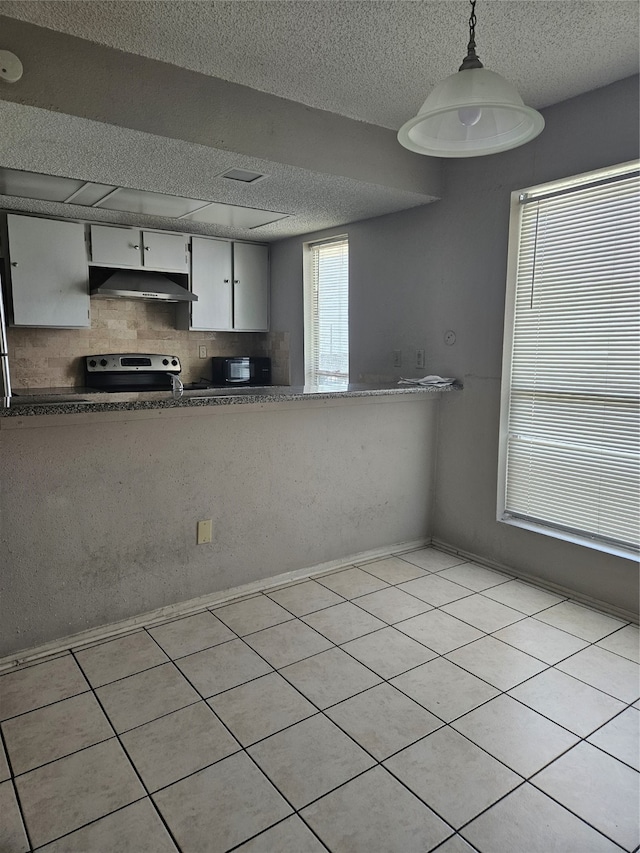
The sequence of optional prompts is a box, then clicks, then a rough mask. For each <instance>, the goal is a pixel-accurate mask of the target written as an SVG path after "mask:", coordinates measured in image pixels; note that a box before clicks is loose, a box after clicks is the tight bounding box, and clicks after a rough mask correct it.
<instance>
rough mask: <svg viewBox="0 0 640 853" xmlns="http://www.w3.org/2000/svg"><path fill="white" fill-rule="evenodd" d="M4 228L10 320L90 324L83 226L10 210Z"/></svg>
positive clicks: (21, 323)
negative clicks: (7, 262)
mask: <svg viewBox="0 0 640 853" xmlns="http://www.w3.org/2000/svg"><path fill="white" fill-rule="evenodd" d="M7 231H8V237H9V259H10V262H11V266H10V270H11V296H12V303H13V324H14V325H16V326H49V327H52V328H86V327H88V326H89V325H90V322H89V280H88V279H89V277H88V269H87V252H86V248H85V240H84V225H83V224H82V223H80V222H67V221H59V220H56V219H39V218H37V217H29V216H16V215H13V214H9V215H8V216H7Z"/></svg>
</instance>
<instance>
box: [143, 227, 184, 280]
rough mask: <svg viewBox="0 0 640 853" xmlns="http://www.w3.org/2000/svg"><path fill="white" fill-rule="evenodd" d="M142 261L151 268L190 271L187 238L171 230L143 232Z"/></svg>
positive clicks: (164, 270)
mask: <svg viewBox="0 0 640 853" xmlns="http://www.w3.org/2000/svg"><path fill="white" fill-rule="evenodd" d="M142 246H143V253H142V263H143V264H144V266H145V267H148V268H149V269H150V270H161V271H163V272H184V273H187V272H189V256H188V254H187V238H186V237H185V235H184V234H171V233H169V232H166V231H164V232H162V231H160V232H158V231H143V232H142Z"/></svg>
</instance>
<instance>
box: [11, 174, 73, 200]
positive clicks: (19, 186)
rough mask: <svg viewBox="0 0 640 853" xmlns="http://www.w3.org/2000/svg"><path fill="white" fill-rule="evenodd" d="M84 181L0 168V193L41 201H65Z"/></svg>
mask: <svg viewBox="0 0 640 853" xmlns="http://www.w3.org/2000/svg"><path fill="white" fill-rule="evenodd" d="M83 184H84V181H77V180H74V179H73V178H60V177H58V176H57V175H39V174H37V173H36V172H22V171H19V170H18V169H3V168H0V193H1V194H2V195H13V196H19V197H20V198H37V199H41V200H42V201H65V199H67V198H68V197H69V196H70V195H71V194H72V193H74V192H76V190H79V189H81V188H82V186H83Z"/></svg>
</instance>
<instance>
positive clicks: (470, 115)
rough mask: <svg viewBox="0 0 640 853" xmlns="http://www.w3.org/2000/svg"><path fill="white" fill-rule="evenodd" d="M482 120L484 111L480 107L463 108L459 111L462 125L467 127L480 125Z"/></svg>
mask: <svg viewBox="0 0 640 853" xmlns="http://www.w3.org/2000/svg"><path fill="white" fill-rule="evenodd" d="M481 118H482V110H481V109H480V107H461V108H460V109H459V110H458V119H459V121H460V124H463V125H464V126H465V127H473V125H474V124H478V122H479V121H480V119H481Z"/></svg>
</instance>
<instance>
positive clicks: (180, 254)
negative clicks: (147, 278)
mask: <svg viewBox="0 0 640 853" xmlns="http://www.w3.org/2000/svg"><path fill="white" fill-rule="evenodd" d="M187 242H188V238H187V237H186V236H185V235H184V234H174V233H171V232H168V231H142V230H139V229H137V228H118V227H116V226H113V225H92V226H91V263H93V264H97V265H98V266H105V267H118V268H121V267H122V268H125V269H149V270H159V271H161V272H181V273H187V272H188V271H189V254H188V250H187Z"/></svg>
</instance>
